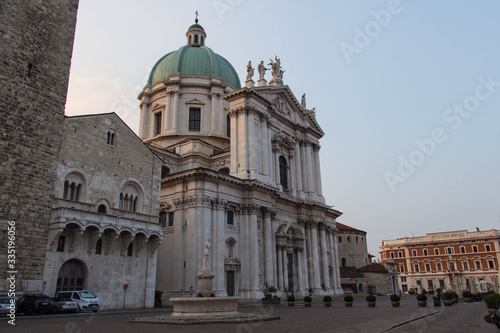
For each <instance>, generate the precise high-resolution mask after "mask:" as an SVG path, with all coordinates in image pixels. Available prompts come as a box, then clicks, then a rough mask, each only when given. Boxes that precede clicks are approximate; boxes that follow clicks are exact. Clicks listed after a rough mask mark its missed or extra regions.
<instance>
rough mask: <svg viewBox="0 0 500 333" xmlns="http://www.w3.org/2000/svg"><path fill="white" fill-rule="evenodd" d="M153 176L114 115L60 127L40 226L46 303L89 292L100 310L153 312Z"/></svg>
mask: <svg viewBox="0 0 500 333" xmlns="http://www.w3.org/2000/svg"><path fill="white" fill-rule="evenodd" d="M160 170H161V160H160V159H159V158H158V157H157V156H156V155H155V154H154V153H153V152H152V151H151V150H150V149H149V148H148V146H147V145H145V144H144V143H143V142H142V141H141V140H140V139H139V138H138V137H137V135H136V134H135V133H134V132H132V130H131V129H130V128H129V127H128V126H127V125H126V124H125V123H124V122H123V121H122V120H121V119H120V118H119V117H118V116H117V115H116V114H114V113H109V114H100V115H87V116H75V117H67V118H66V119H65V122H64V130H63V134H62V144H61V150H60V153H59V163H58V167H57V180H56V182H55V188H54V195H53V197H55V201H54V207H53V211H52V218H51V219H50V223H47V224H48V225H49V227H50V231H49V237H48V246H47V261H46V264H45V271H44V275H43V277H44V280H45V281H46V282H47V285H46V290H45V291H46V293H47V294H48V295H55V293H56V291H59V290H81V289H89V290H92V291H93V292H94V293H96V294H97V295H98V296H99V298H100V299H101V305H102V308H103V309H115V308H122V307H126V308H139V307H153V302H154V290H155V279H156V254H157V251H156V249H157V247H158V245H159V244H160V243H161V240H162V237H163V236H162V230H161V226H160V224H159V223H158V207H159V198H160ZM46 243H47V242H46Z"/></svg>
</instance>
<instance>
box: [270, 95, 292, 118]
mask: <svg viewBox="0 0 500 333" xmlns="http://www.w3.org/2000/svg"><path fill="white" fill-rule="evenodd" d="M271 108H272V109H273V110H274V111H276V112H278V113H280V114H282V115H284V116H286V117H290V116H291V115H292V111H291V110H290V107H289V106H288V103H287V101H286V97H285V95H284V94H283V93H281V94H279V95H278V96H276V98H275V99H274V100H273V101H272V102H271Z"/></svg>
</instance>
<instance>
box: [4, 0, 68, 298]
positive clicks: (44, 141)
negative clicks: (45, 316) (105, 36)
mask: <svg viewBox="0 0 500 333" xmlns="http://www.w3.org/2000/svg"><path fill="white" fill-rule="evenodd" d="M77 8H78V1H77V0H69V1H67V0H65V1H57V0H55V1H43V2H41V1H30V0H19V1H2V2H0V15H1V16H0V34H1V36H2V44H1V46H0V59H1V61H0V109H1V112H2V120H1V121H0V131H1V136H0V141H1V142H0V195H1V200H0V228H1V229H0V230H1V231H0V292H5V291H7V290H8V289H9V286H7V285H6V277H7V272H8V271H14V272H15V273H10V274H9V276H10V275H12V274H14V275H15V278H16V279H15V289H16V291H18V292H23V291H39V290H41V288H42V282H43V272H44V266H45V256H46V253H45V251H43V250H42V251H39V250H37V251H34V250H33V247H36V248H37V249H41V248H44V247H45V244H46V243H47V239H48V236H49V225H48V223H47V222H48V221H49V220H50V216H51V212H52V203H53V196H51V195H50V194H51V193H52V189H53V186H54V182H55V180H56V169H57V156H58V152H59V147H60V144H61V136H60V133H61V131H62V128H63V121H64V105H65V102H66V92H67V87H68V78H69V68H70V61H71V55H72V51H73V39H74V32H75V25H76V14H77ZM8 221H14V222H15V242H14V250H15V251H16V252H15V259H10V258H9V259H10V260H14V261H11V262H9V266H8V267H7V245H8V242H7V237H8V234H7V226H8V225H7V222H8ZM10 265H12V266H10Z"/></svg>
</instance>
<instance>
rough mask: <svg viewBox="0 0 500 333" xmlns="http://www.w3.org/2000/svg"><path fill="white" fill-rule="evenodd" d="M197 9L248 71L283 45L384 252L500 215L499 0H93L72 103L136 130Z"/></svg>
mask: <svg viewBox="0 0 500 333" xmlns="http://www.w3.org/2000/svg"><path fill="white" fill-rule="evenodd" d="M195 10H198V12H199V13H200V16H199V19H200V24H201V25H202V26H203V27H204V28H205V31H206V32H207V40H206V45H207V46H208V47H210V48H212V50H214V52H216V53H218V54H220V55H222V56H223V57H225V58H226V59H227V60H229V61H230V62H231V63H232V65H233V66H234V67H235V69H236V71H237V72H238V75H239V76H240V80H243V79H244V78H245V76H246V70H245V66H246V64H247V62H248V61H249V60H252V63H254V64H257V63H258V62H259V61H260V60H265V61H266V63H267V60H268V59H269V58H271V57H272V58H274V55H278V57H280V58H281V63H282V66H283V69H285V70H286V72H285V74H284V82H285V84H287V85H289V86H290V88H291V89H292V91H293V92H294V93H295V95H296V96H297V98H298V99H300V96H301V95H302V94H303V93H306V94H307V104H308V107H314V106H316V114H317V119H318V121H319V124H320V125H321V126H322V128H323V130H324V131H325V133H326V135H325V137H324V138H323V139H322V140H321V146H322V149H321V164H322V177H323V190H324V195H325V197H326V201H327V203H328V204H330V205H333V206H334V207H335V208H336V209H338V210H340V211H342V212H343V213H344V215H343V216H342V217H341V218H340V219H339V221H340V222H342V223H345V224H348V225H351V226H353V227H356V228H359V229H362V230H365V231H367V232H368V248H369V251H370V252H371V253H372V254H375V255H376V256H377V257H378V256H379V254H378V251H379V249H378V246H379V245H380V241H381V240H383V239H393V238H399V237H404V236H412V235H415V236H417V235H424V234H425V233H429V232H439V231H447V230H463V229H468V230H471V231H472V230H475V228H476V227H479V228H480V229H482V230H485V229H491V228H498V227H499V220H500V218H499V212H500V206H499V201H500V200H499V198H500V195H499V185H500V177H499V171H500V158H499V156H500V154H499V151H500V144H499V143H500V131H499V128H498V124H499V123H500V42H499V39H500V38H499V36H500V20H499V19H498V16H499V14H500V2H499V1H493V0H489V1H488V0H483V1H480V2H474V1H451V0H449V1H439V2H437V1H408V0H406V1H405V0H401V1H399V2H397V1H331V0H330V1H314V2H312V4H311V1H310V2H307V3H306V2H305V1H256V0H253V1H249V0H215V1H212V0H210V1H206V0H200V1H165V0H161V1H160V0H157V1H148V0H144V1H123V0H122V1H118V0H115V1H111V0H106V1H97V0H80V8H79V11H78V22H77V29H76V37H75V47H74V52H73V60H72V67H71V77H70V87H69V93H68V103H67V110H66V113H67V114H68V115H73V114H85V113H98V112H110V111H115V112H117V113H118V115H119V116H121V117H122V118H123V119H124V120H125V121H126V122H127V123H128V124H129V126H130V127H131V128H132V129H133V130H134V131H137V130H138V125H139V108H138V101H137V100H136V96H137V95H138V93H139V91H140V89H141V88H142V87H143V86H144V85H145V83H146V78H147V75H148V74H149V71H150V69H151V67H152V66H153V65H154V64H155V63H156V61H157V60H158V59H159V58H160V57H161V56H163V55H164V54H166V53H168V52H170V51H173V50H176V49H178V48H179V47H180V46H182V45H184V44H185V42H186V38H185V32H186V30H187V28H188V27H189V26H190V25H191V24H192V23H193V20H194V11H195ZM381 11H382V12H381ZM377 13H378V14H377ZM387 13H389V14H387ZM389 15H390V16H389ZM376 17H377V18H378V21H377V18H376ZM359 31H362V34H363V35H364V36H362V35H361V34H360V33H359ZM356 46H357V48H356V49H355V47H356ZM342 50H344V51H342ZM349 52H351V53H350V54H348V56H346V54H347V53H349ZM268 76H269V74H268ZM488 81H489V83H488ZM484 82H486V83H484ZM497 82H498V83H497ZM464 103H465V104H466V105H465V106H464V107H463V110H465V111H461V112H462V113H458V111H456V110H457V109H456V108H455V111H454V109H453V106H454V105H460V104H464ZM467 110H471V111H467ZM436 129H437V131H438V132H439V133H438V134H439V135H437V136H435V137H434V143H432V144H430V143H429V142H430V141H429V140H431V139H432V138H433V134H432V133H433V131H436ZM416 141H420V142H427V144H426V145H424V148H419V146H418V145H417V143H416ZM425 147H427V148H425ZM426 149H427V150H428V151H427V154H425V152H422V151H423V150H426ZM402 159H403V160H406V161H411V162H407V163H413V164H414V166H411V168H412V169H408V166H406V169H405V168H404V167H401V166H400V164H401V163H403V162H401V160H402ZM398 168H399V169H401V170H400V171H398ZM388 175H389V176H388ZM387 177H390V178H391V179H392V181H393V183H392V187H391V186H390V184H389V182H388V181H387V180H386V178H387Z"/></svg>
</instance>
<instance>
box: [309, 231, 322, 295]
mask: <svg viewBox="0 0 500 333" xmlns="http://www.w3.org/2000/svg"><path fill="white" fill-rule="evenodd" d="M310 224H311V242H312V246H311V248H312V249H311V252H312V273H313V286H312V288H313V289H314V290H315V291H317V292H318V294H319V293H320V292H321V279H320V267H319V249H318V229H317V228H318V222H310Z"/></svg>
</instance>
